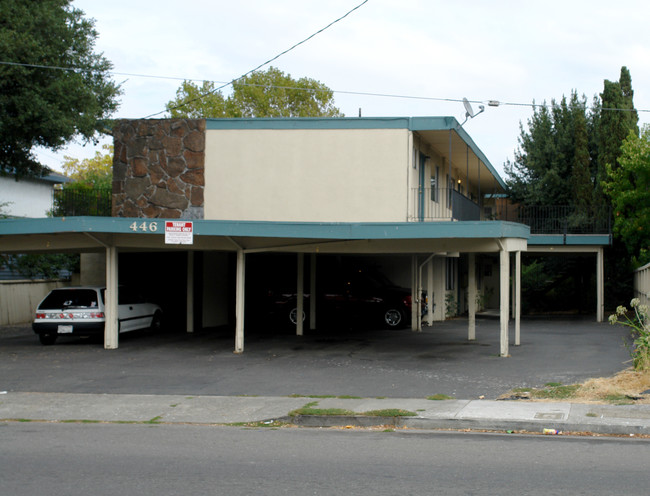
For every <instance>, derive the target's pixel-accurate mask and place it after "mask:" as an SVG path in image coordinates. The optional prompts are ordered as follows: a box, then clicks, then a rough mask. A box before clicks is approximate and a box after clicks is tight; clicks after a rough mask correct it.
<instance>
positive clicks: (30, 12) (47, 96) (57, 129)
mask: <svg viewBox="0 0 650 496" xmlns="http://www.w3.org/2000/svg"><path fill="white" fill-rule="evenodd" d="M96 38H97V31H95V29H94V21H93V20H92V19H87V18H85V17H84V13H83V11H81V10H79V9H77V8H75V7H73V6H72V2H71V0H21V1H17V0H0V54H2V56H1V58H2V61H3V62H8V63H9V64H0V170H12V171H14V172H15V173H16V174H17V176H18V177H20V176H24V175H38V174H40V173H41V172H42V171H43V169H44V168H43V166H42V165H41V164H39V163H38V161H37V160H36V158H35V156H34V153H33V149H34V147H37V146H42V147H45V148H49V149H51V150H57V149H60V148H61V147H62V146H64V145H65V144H66V143H67V142H69V141H70V140H71V139H72V138H73V137H75V136H81V137H83V138H84V139H85V140H87V141H91V140H95V139H96V138H97V136H98V133H99V132H101V131H102V130H103V129H104V125H105V119H107V118H108V116H110V114H111V113H112V112H113V111H115V110H116V108H117V106H118V101H117V98H118V96H119V94H120V90H119V88H118V86H117V85H116V84H115V83H114V82H113V81H112V80H111V79H110V73H109V71H110V70H111V68H112V65H111V63H110V62H109V61H108V60H107V59H106V58H105V57H104V56H102V55H101V54H97V53H95V52H94V44H95V40H96ZM13 64H15V65H13ZM55 68H58V69H55Z"/></svg>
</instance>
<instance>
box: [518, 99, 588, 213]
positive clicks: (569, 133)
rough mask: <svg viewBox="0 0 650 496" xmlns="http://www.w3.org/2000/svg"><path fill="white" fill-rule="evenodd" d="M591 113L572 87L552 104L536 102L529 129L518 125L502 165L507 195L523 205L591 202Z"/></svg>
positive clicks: (529, 121)
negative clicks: (510, 155)
mask: <svg viewBox="0 0 650 496" xmlns="http://www.w3.org/2000/svg"><path fill="white" fill-rule="evenodd" d="M590 120H591V114H589V113H588V112H587V105H586V98H585V97H584V96H583V97H582V98H579V97H578V95H577V93H576V92H575V91H574V92H572V93H571V98H570V100H569V101H568V102H567V99H566V97H563V98H562V100H561V101H560V102H559V103H557V102H556V101H555V100H552V101H551V105H550V106H547V105H545V104H544V105H541V106H536V107H534V109H533V116H532V117H531V118H530V119H529V120H528V129H524V127H523V125H520V132H521V135H520V137H519V147H518V149H517V151H516V152H515V160H514V162H507V163H506V164H505V171H506V175H507V176H508V177H507V179H506V184H507V185H508V188H509V192H510V197H511V198H512V199H513V201H515V202H517V203H523V204H525V205H583V206H586V205H587V204H590V203H591V196H592V191H593V180H592V178H591V172H590V171H591V160H592V157H591V152H590V148H589V135H588V130H589V128H590Z"/></svg>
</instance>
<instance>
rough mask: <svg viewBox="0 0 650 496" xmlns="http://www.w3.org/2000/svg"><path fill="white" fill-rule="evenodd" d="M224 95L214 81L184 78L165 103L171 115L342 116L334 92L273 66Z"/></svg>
mask: <svg viewBox="0 0 650 496" xmlns="http://www.w3.org/2000/svg"><path fill="white" fill-rule="evenodd" d="M232 86H233V92H232V94H231V95H230V96H228V97H224V95H223V93H222V92H221V91H219V90H217V89H216V88H215V86H214V84H213V83H211V82H207V81H206V82H204V83H203V84H202V85H201V86H198V85H196V84H194V83H192V82H191V81H184V82H183V84H182V85H181V87H180V88H179V89H178V90H177V91H176V98H175V99H174V100H171V101H170V102H168V103H167V105H166V107H167V110H168V111H169V113H170V115H171V117H190V118H220V117H342V116H343V114H342V113H341V112H340V110H339V109H338V108H336V107H335V106H334V93H333V91H332V90H330V89H329V88H328V87H327V86H325V85H324V84H322V83H320V82H318V81H316V80H314V79H310V78H304V77H303V78H300V79H297V80H296V79H293V78H292V77H291V75H290V74H285V73H284V72H282V71H280V70H279V69H277V68H275V67H269V69H268V70H266V71H256V72H253V73H251V74H250V75H248V76H245V77H243V78H241V79H238V80H237V81H233V83H232Z"/></svg>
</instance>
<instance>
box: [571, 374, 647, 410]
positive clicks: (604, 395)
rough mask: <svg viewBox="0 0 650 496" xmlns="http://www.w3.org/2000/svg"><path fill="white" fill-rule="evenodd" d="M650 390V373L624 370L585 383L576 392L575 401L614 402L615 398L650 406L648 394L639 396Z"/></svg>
mask: <svg viewBox="0 0 650 496" xmlns="http://www.w3.org/2000/svg"><path fill="white" fill-rule="evenodd" d="M648 390H650V372H648V371H644V372H637V371H634V370H633V369H631V368H630V369H626V370H623V371H622V372H619V373H618V374H616V375H614V376H612V377H599V378H597V379H589V380H587V381H585V383H584V384H583V385H582V387H581V388H580V389H579V390H578V391H577V392H576V395H575V399H576V400H577V401H594V402H608V403H611V402H615V401H616V400H617V398H620V399H624V398H628V399H630V398H638V397H640V396H643V398H641V399H636V400H634V403H636V404H650V394H641V393H643V392H644V391H648Z"/></svg>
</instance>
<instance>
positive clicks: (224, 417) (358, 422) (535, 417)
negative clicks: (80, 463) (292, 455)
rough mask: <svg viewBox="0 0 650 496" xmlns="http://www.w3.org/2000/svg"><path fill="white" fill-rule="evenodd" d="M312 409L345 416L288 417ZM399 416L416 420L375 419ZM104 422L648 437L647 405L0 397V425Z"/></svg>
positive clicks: (55, 395) (128, 396)
mask: <svg viewBox="0 0 650 496" xmlns="http://www.w3.org/2000/svg"><path fill="white" fill-rule="evenodd" d="M314 403H315V404H314ZM307 404H313V407H314V408H317V409H341V410H346V411H351V412H353V413H352V414H346V415H340V416H339V415H299V416H291V417H290V416H289V412H291V411H293V410H296V409H299V408H301V407H304V406H305V405H307ZM389 409H401V410H406V411H409V412H413V413H415V416H405V417H376V416H367V415H364V413H366V412H371V411H377V410H389ZM25 420H29V421H55V422H56V421H58V422H61V421H104V422H136V423H139V422H142V423H147V422H151V423H169V424H180V423H189V424H230V423H239V422H242V423H248V422H259V421H271V420H277V421H283V422H290V423H294V424H296V425H301V426H308V427H333V426H358V427H364V426H365V427H368V426H373V425H393V426H395V427H404V428H412V429H476V430H497V431H527V432H543V430H544V429H555V430H557V431H563V432H592V433H598V434H619V435H630V434H648V435H650V405H621V406H615V405H604V404H594V403H589V404H584V403H566V402H531V401H522V400H518V401H493V400H444V401H432V400H427V399H410V398H385V399H375V398H365V399H348V398H308V397H282V396H273V397H271V396H266V397H264V396H257V397H251V396H183V395H138V394H69V393H16V392H1V394H0V421H25Z"/></svg>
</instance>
